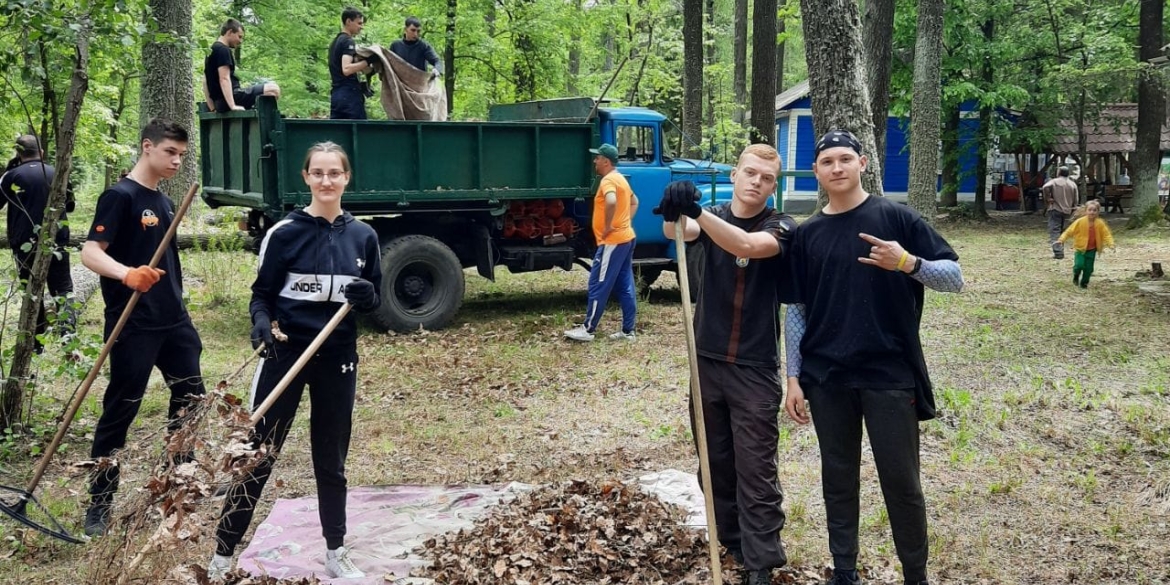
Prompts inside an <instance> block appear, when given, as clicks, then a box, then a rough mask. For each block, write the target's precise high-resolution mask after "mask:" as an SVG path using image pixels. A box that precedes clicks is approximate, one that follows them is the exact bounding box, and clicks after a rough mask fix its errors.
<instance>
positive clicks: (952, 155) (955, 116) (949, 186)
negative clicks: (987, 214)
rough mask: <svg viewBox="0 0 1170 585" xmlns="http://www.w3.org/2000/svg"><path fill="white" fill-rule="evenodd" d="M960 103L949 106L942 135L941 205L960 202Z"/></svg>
mask: <svg viewBox="0 0 1170 585" xmlns="http://www.w3.org/2000/svg"><path fill="white" fill-rule="evenodd" d="M960 148H962V147H961V146H960V143H959V104H955V105H953V106H951V107H949V108H947V114H946V117H945V118H944V119H943V135H942V157H943V160H942V194H941V195H940V196H939V205H941V206H943V207H955V206H956V205H958V204H959V183H960V182H961V181H962V177H960V176H959V153H960Z"/></svg>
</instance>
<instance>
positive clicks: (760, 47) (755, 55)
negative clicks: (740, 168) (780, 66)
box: [751, 0, 776, 146]
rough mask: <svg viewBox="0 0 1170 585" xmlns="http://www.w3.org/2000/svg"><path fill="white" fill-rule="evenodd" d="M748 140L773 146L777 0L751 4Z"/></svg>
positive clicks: (765, 0) (774, 137)
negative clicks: (750, 101)
mask: <svg viewBox="0 0 1170 585" xmlns="http://www.w3.org/2000/svg"><path fill="white" fill-rule="evenodd" d="M751 140H752V142H762V143H764V144H771V145H772V146H776V0H755V4H754V6H753V7H752V124H751Z"/></svg>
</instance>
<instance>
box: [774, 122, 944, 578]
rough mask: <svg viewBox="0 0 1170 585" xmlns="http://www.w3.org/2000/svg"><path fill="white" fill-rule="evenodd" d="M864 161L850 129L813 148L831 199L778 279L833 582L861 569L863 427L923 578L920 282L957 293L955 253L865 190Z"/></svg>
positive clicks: (924, 383)
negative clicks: (809, 432) (812, 438)
mask: <svg viewBox="0 0 1170 585" xmlns="http://www.w3.org/2000/svg"><path fill="white" fill-rule="evenodd" d="M866 163H867V160H866V157H865V156H864V155H863V154H862V149H861V144H860V143H859V142H858V141H857V138H856V137H854V136H853V134H851V133H849V132H845V131H836V130H835V131H832V132H829V133H827V134H825V136H824V137H822V138H821V139H820V140H819V141H818V142H817V145H816V150H815V158H814V162H813V172H814V173H815V174H816V177H817V181H818V182H819V183H820V185H821V188H823V189H824V190H825V192H826V193H828V195H829V204H828V205H826V206H825V208H824V209H823V210H821V212H820V213H819V214H817V215H815V216H813V217H811V218H809V220H808V221H806V222H804V223H803V224H802V225H801V226H800V227H799V228H797V230H796V233H795V234H794V235H793V238H792V246H791V249H790V251H789V252H788V254H786V261H787V263H788V268H789V271H788V272H785V273H784V275H783V277H782V278H781V279H779V281H778V282H777V286H779V287H780V289H781V291H782V292H781V300H782V301H784V302H786V303H788V304H789V307H788V314H787V317H786V318H785V323H784V345H785V353H786V356H787V360H786V366H787V368H786V369H787V375H788V396H787V398H786V399H785V402H784V407H785V410H786V411H787V412H788V416H789V417H790V418H792V420H794V421H796V422H797V423H799V424H807V423H808V422H809V415H808V411H807V410H806V409H805V397H806V396H807V398H808V402H809V406H811V408H812V413H813V416H812V421H813V423H814V426H815V428H816V434H817V441H818V443H819V444H820V451H821V484H822V488H823V491H824V497H825V512H826V516H827V518H828V529H829V550H830V552H831V553H832V555H833V567H834V570H833V578H832V579H831V580H829V581H828V584H829V585H856V584H859V583H861V579H860V577H859V576H858V573H857V554H858V549H859V546H858V509H859V500H860V499H859V495H858V492H859V489H860V469H861V435H862V432H861V429H862V423H863V422H864V424H865V428H866V430H867V434H868V435H869V443H870V446H871V447H872V449H873V456H874V463H875V464H876V467H877V472H878V478H879V480H880V482H881V487H882V495H883V496H884V498H885V502H886V511H887V512H888V514H889V518H890V528H891V530H892V531H893V534H894V546H895V548H896V549H897V552H898V558H899V560H900V561H901V562H902V573H903V578H904V579H905V583H906V584H907V585H923V584H925V583H926V582H927V580H926V579H927V576H926V563H927V556H928V554H927V553H928V550H927V529H926V503H925V500H924V499H923V496H922V484H921V481H920V479H919V456H918V449H919V445H918V421H919V420H926V419H930V418H933V417H934V415H935V412H934V398H933V396H932V394H931V386H930V378H929V376H928V374H927V371H926V362H925V360H924V359H923V354H922V344H921V342H920V340H919V335H918V331H919V324H920V322H921V319H922V301H923V296H924V286H927V287H930V288H931V289H933V290H936V291H940V292H959V291H960V290H962V288H963V273H962V270H961V269H960V268H959V264H958V259H959V257H958V256H957V255H956V254H955V252H954V250H952V249H951V247H950V245H949V244H947V242H946V240H944V239H943V238H942V236H940V235H939V234H938V232H936V231H934V229H933V228H931V227H930V225H929V224H927V223H926V222H925V221H923V220H922V218H921V217H920V216H919V215H918V214H917V213H916V212H915V211H914V210H913V209H910V208H909V207H907V206H905V205H901V204H898V203H894V202H892V201H890V200H888V199H886V198H884V197H871V196H870V195H869V194H868V193H866V192H865V190H864V189H863V188H862V187H861V173H862V172H864V171H865V166H866Z"/></svg>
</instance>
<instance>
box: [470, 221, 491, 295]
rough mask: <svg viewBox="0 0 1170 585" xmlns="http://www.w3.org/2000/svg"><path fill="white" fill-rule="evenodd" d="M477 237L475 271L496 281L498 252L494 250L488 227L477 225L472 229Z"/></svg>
mask: <svg viewBox="0 0 1170 585" xmlns="http://www.w3.org/2000/svg"><path fill="white" fill-rule="evenodd" d="M471 231H472V234H473V235H474V237H475V270H476V272H478V273H479V275H480V276H482V277H484V278H486V279H488V280H490V281H492V282H495V281H496V262H495V258H496V253H495V252H496V251H495V250H494V249H493V248H492V236H491V234H490V233H488V229H487V227H486V226H483V225H479V224H476V225H475V226H473V227H472V230H471Z"/></svg>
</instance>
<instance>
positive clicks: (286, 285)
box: [249, 209, 382, 350]
mask: <svg viewBox="0 0 1170 585" xmlns="http://www.w3.org/2000/svg"><path fill="white" fill-rule="evenodd" d="M378 250H379V247H378V235H377V234H376V233H375V232H374V229H373V228H371V227H370V226H368V225H366V224H364V223H362V222H360V221H358V220H356V219H354V217H353V216H352V215H350V214H349V212H342V214H341V216H340V217H338V218H337V219H335V220H334V221H333V223H329V222H328V221H326V220H325V219H324V218H320V217H314V216H312V215H309V214H307V213H305V212H304V211H301V210H299V209H298V210H296V211H293V212H292V213H289V214H288V215H287V216H285V218H284V219H282V220H280V221H278V222H276V225H273V226H272V228H270V229H269V230H268V234H267V235H265V236H264V242H263V243H262V244H261V245H260V267H259V269H258V271H257V275H256V281H255V282H253V283H252V303H251V306H250V307H249V308H250V310H251V314H252V317H253V320H254V319H255V316H256V313H258V312H260V311H264V312H266V313H268V316H269V317H271V318H273V319H275V320H276V321H277V322H279V323H280V329H281V331H283V332H284V333H285V334H287V335H288V337H289V340H288V343H289V345H290V346H292V347H294V348H298V347H299V348H303V347H306V346H308V345H309V343H311V342H312V341H313V338H314V337H316V336H317V333H319V332H320V331H321V329H322V328H324V327H325V324H326V323H328V322H329V319H330V318H332V317H333V315H334V313H336V312H337V310H338V309H340V308H341V303H344V302H345V287H346V285H348V284H349V283H350V282H353V280H354V279H355V278H359V277H360V278H364V279H366V280H368V281H370V282H371V283H373V284H374V290H375V291H376V292H377V293H378V294H379V304H380V303H381V291H382V267H381V257H380V254H379V251H378ZM374 308H377V305H375V306H374ZM356 341H357V318H356V317H355V316H354V315H353V313H350V314H349V315H346V317H345V319H344V320H343V321H342V322H341V324H339V325H338V326H337V329H336V330H334V332H333V334H331V335H330V336H329V338H328V339H326V340H325V343H324V344H323V345H322V346H321V349H322V350H326V349H329V348H343V347H349V348H352V347H353V346H354V344H355V343H356Z"/></svg>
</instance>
